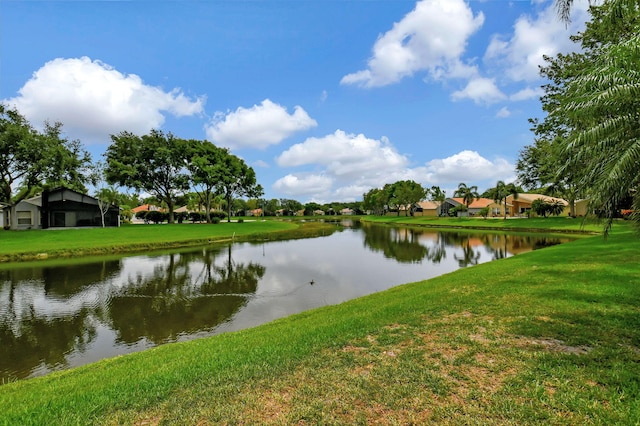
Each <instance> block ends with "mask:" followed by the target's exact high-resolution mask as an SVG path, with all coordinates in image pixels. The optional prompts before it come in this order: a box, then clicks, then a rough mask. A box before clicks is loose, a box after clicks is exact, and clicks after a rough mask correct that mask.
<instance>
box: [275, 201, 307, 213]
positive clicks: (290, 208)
mask: <svg viewBox="0 0 640 426" xmlns="http://www.w3.org/2000/svg"><path fill="white" fill-rule="evenodd" d="M280 206H281V207H282V209H283V210H284V215H285V216H293V215H295V214H296V212H297V211H300V210H302V207H303V206H302V203H301V202H299V201H298V200H292V199H288V198H281V199H280Z"/></svg>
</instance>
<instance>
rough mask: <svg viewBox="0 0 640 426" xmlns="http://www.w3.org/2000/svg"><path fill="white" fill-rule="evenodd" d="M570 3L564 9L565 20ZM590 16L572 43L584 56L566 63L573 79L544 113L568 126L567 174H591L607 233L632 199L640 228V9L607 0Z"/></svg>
mask: <svg viewBox="0 0 640 426" xmlns="http://www.w3.org/2000/svg"><path fill="white" fill-rule="evenodd" d="M571 4H572V1H571V0H559V1H558V2H557V5H558V9H559V11H560V15H561V17H562V18H563V19H568V16H569V15H568V11H569V10H570V8H571ZM590 13H591V15H592V19H591V21H590V22H588V23H587V26H586V29H585V31H584V32H583V33H580V34H578V35H577V36H574V37H573V39H574V40H575V41H577V42H579V43H580V44H581V47H582V49H583V51H582V53H580V54H576V55H575V56H574V57H573V58H571V59H572V60H568V61H565V62H564V63H559V66H560V69H562V70H568V71H569V72H568V73H567V75H566V79H565V81H564V82H563V84H562V85H558V86H557V90H556V92H555V93H554V98H553V99H552V100H553V103H549V107H548V108H545V111H547V112H548V116H547V117H548V118H549V119H550V120H557V121H560V122H562V123H566V128H567V130H568V132H567V136H566V142H565V144H564V150H563V151H562V154H563V166H562V169H563V170H571V169H573V170H582V171H583V172H584V173H583V175H581V176H580V179H579V185H580V186H581V187H582V188H584V189H585V190H586V191H588V196H589V209H590V210H591V211H592V212H594V213H598V214H599V215H600V216H602V217H604V218H605V219H606V222H605V233H607V232H608V231H609V229H610V227H611V225H612V221H613V218H614V217H615V216H616V215H617V214H618V210H619V208H620V205H621V203H622V202H623V200H625V199H626V198H627V197H628V196H629V195H631V197H632V199H633V206H634V210H635V211H636V214H635V215H634V216H632V220H633V221H634V223H635V224H636V226H638V227H639V228H640V214H638V213H637V212H638V211H640V191H638V188H639V187H640V170H639V169H640V129H639V128H638V126H637V123H638V111H640V96H638V93H640V70H639V67H638V64H639V63H640V9H639V8H638V2H637V0H605V1H604V2H603V3H602V5H600V6H591V8H590ZM574 69H579V72H571V71H572V70H574Z"/></svg>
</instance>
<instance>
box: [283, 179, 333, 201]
mask: <svg viewBox="0 0 640 426" xmlns="http://www.w3.org/2000/svg"><path fill="white" fill-rule="evenodd" d="M332 184H333V179H331V178H330V177H328V176H324V175H316V174H307V175H305V174H301V175H292V174H289V175H286V176H284V177H282V178H280V179H278V180H277V181H276V182H275V183H274V184H273V188H274V189H275V190H277V191H280V192H283V193H285V194H288V195H291V196H300V195H310V194H316V195H317V194H327V193H328V192H329V191H330V190H331V185H332Z"/></svg>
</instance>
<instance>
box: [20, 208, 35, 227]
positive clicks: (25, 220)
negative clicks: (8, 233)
mask: <svg viewBox="0 0 640 426" xmlns="http://www.w3.org/2000/svg"><path fill="white" fill-rule="evenodd" d="M17 213H18V225H32V224H33V221H32V219H31V212H30V211H19V212H17Z"/></svg>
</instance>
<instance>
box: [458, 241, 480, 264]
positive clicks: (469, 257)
mask: <svg viewBox="0 0 640 426" xmlns="http://www.w3.org/2000/svg"><path fill="white" fill-rule="evenodd" d="M453 258H454V259H455V260H457V261H458V265H459V266H460V267H461V268H465V267H467V266H473V265H477V264H478V261H479V260H480V252H479V251H476V250H474V248H473V247H471V244H470V243H469V242H468V241H467V243H466V244H464V245H463V246H462V256H458V255H457V254H454V255H453Z"/></svg>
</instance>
